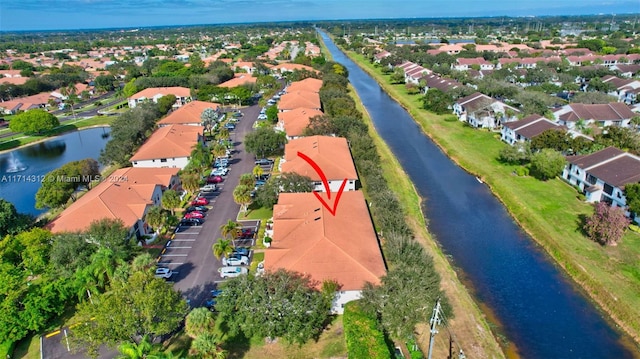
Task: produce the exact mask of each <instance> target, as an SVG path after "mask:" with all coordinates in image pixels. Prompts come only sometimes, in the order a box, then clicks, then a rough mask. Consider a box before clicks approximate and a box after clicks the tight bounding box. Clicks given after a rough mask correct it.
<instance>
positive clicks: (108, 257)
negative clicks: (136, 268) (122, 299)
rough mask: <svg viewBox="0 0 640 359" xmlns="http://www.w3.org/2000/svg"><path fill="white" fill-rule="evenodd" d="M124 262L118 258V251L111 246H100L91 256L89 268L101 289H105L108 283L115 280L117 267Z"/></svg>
mask: <svg viewBox="0 0 640 359" xmlns="http://www.w3.org/2000/svg"><path fill="white" fill-rule="evenodd" d="M123 263H124V260H122V258H118V257H117V256H116V253H115V252H114V251H113V250H112V249H109V248H104V247H102V248H100V249H98V251H97V252H96V253H94V254H93V255H92V256H91V264H90V265H89V267H88V268H89V270H90V271H91V274H92V275H93V277H94V278H95V280H96V284H97V286H98V288H99V289H101V290H102V291H104V290H105V289H106V288H107V285H108V284H109V283H110V282H111V281H112V280H113V278H114V274H115V271H116V268H118V266H120V265H121V264H123Z"/></svg>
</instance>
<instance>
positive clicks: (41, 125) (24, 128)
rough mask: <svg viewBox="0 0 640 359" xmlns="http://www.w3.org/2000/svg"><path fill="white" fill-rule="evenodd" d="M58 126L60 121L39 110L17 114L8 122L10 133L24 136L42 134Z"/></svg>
mask: <svg viewBox="0 0 640 359" xmlns="http://www.w3.org/2000/svg"><path fill="white" fill-rule="evenodd" d="M59 125H60V121H58V118H57V117H56V116H54V115H52V114H50V113H49V112H47V111H45V110H40V109H35V110H29V111H26V112H22V113H19V114H17V115H16V116H15V117H14V118H12V119H11V121H9V128H10V129H11V131H14V132H24V133H26V134H34V133H43V132H46V131H49V130H52V129H53V128H55V127H56V126H59Z"/></svg>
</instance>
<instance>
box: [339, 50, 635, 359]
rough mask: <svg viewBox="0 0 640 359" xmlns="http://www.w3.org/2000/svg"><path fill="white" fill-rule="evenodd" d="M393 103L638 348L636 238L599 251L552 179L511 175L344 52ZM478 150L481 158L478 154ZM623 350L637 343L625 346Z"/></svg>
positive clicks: (573, 203)
mask: <svg viewBox="0 0 640 359" xmlns="http://www.w3.org/2000/svg"><path fill="white" fill-rule="evenodd" d="M348 55H349V56H350V57H351V59H353V60H354V61H356V62H357V63H358V64H359V65H360V66H361V67H362V68H363V69H365V70H366V71H367V72H368V73H369V74H370V75H372V76H373V77H374V78H375V79H376V80H377V81H378V83H379V84H380V85H381V86H382V87H383V88H384V89H385V91H386V92H387V93H389V95H390V96H392V97H393V98H394V99H396V101H398V102H399V103H400V104H401V105H402V106H403V107H405V109H407V111H409V113H410V114H411V115H412V117H413V118H414V119H415V120H416V122H417V123H418V124H419V125H420V126H421V128H422V129H423V131H424V132H425V133H426V134H427V135H429V136H430V137H431V138H432V139H433V140H434V141H435V142H436V143H437V144H438V145H439V146H440V147H441V148H442V149H443V150H444V151H445V153H447V155H448V156H449V157H450V158H452V159H453V160H454V161H456V162H457V163H458V164H459V165H460V166H462V167H463V168H465V169H466V170H467V171H469V172H471V173H474V174H476V175H477V176H479V177H481V178H482V179H483V180H484V181H485V183H487V184H488V185H489V186H490V188H491V190H492V192H493V193H494V194H495V195H496V196H497V197H498V198H499V199H500V200H501V201H502V203H503V204H504V205H505V207H506V208H507V210H508V211H509V212H510V213H511V215H512V216H513V218H514V219H515V220H516V221H517V222H518V223H519V224H520V226H521V227H522V228H523V229H524V230H525V231H527V232H528V233H529V234H530V235H531V237H533V239H535V240H536V241H537V242H538V243H539V244H540V245H541V246H543V247H544V248H545V250H546V251H547V253H549V255H550V256H551V257H552V258H553V259H554V260H555V261H556V263H557V264H559V265H560V266H561V267H562V268H563V269H564V270H565V271H566V273H568V274H569V275H570V276H571V278H573V279H574V280H575V282H576V283H578V284H579V285H580V286H581V287H582V289H584V291H585V292H586V293H587V294H588V296H589V297H590V298H591V299H592V300H594V301H595V302H597V303H598V304H599V305H600V307H601V308H602V309H603V310H604V311H606V312H607V313H608V314H609V315H610V317H611V318H612V319H613V320H614V321H615V322H616V324H618V326H619V327H621V328H622V329H623V330H624V331H626V332H627V333H628V334H630V335H631V336H632V337H633V339H635V340H636V343H637V342H640V296H639V295H638V293H640V268H639V267H638V263H640V236H639V235H638V234H637V233H634V232H632V231H627V232H626V234H625V236H624V238H623V240H622V242H621V243H620V244H619V245H618V246H616V247H602V246H600V245H598V244H596V243H594V242H592V241H590V240H589V239H587V238H586V237H585V236H584V235H583V234H582V231H581V229H580V227H581V223H582V219H581V218H583V217H584V216H585V215H588V214H590V213H592V208H591V206H590V205H589V204H587V203H585V202H584V201H582V200H581V199H580V198H579V195H578V193H577V192H576V190H575V189H574V188H573V187H571V186H569V185H568V184H566V183H565V182H564V181H562V180H560V179H553V180H549V181H546V182H542V181H539V180H536V179H534V178H532V177H519V176H515V175H514V174H513V172H514V170H515V168H516V167H515V166H506V165H503V164H501V163H499V162H498V161H497V157H498V153H499V151H500V149H501V148H503V147H504V146H507V145H506V144H504V143H502V142H501V141H500V139H499V135H498V134H496V133H492V132H488V131H484V130H476V129H472V128H469V127H466V126H463V125H462V124H461V123H460V122H458V121H453V122H447V121H444V120H443V118H444V117H445V116H437V115H434V114H432V113H429V112H427V111H425V110H422V109H421V103H420V96H415V95H408V94H407V93H406V91H405V87H404V86H403V85H390V84H389V81H388V76H386V75H383V74H382V73H381V72H380V70H379V69H378V68H376V67H375V66H374V65H372V64H370V63H369V62H368V61H367V60H366V59H364V58H363V57H362V56H361V55H358V54H354V53H349V54H348ZM479 148H482V151H478V149H479ZM625 344H626V345H629V346H635V348H636V350H637V348H638V346H637V344H631V343H625Z"/></svg>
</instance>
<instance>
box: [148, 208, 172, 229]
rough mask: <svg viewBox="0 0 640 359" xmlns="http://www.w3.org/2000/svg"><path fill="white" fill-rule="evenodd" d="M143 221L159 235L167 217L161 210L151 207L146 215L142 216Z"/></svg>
mask: <svg viewBox="0 0 640 359" xmlns="http://www.w3.org/2000/svg"><path fill="white" fill-rule="evenodd" d="M144 220H145V222H147V224H148V225H150V226H151V228H153V229H155V231H156V233H159V232H160V229H162V226H164V224H165V222H166V220H167V217H166V216H165V215H164V211H163V210H162V208H160V207H158V206H153V207H151V208H150V209H149V210H148V211H147V214H146V215H145V216H144Z"/></svg>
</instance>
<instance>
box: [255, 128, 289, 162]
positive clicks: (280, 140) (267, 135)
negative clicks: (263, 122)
mask: <svg viewBox="0 0 640 359" xmlns="http://www.w3.org/2000/svg"><path fill="white" fill-rule="evenodd" d="M286 142H287V138H286V135H285V134H284V132H278V131H275V130H274V129H272V128H267V127H260V128H258V129H257V130H256V131H254V132H251V133H249V134H247V136H246V137H245V142H244V144H245V146H246V149H247V151H248V152H249V153H253V154H254V155H255V156H257V157H260V158H264V157H268V156H275V155H278V154H280V153H282V150H283V148H284V144H285V143H286Z"/></svg>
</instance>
